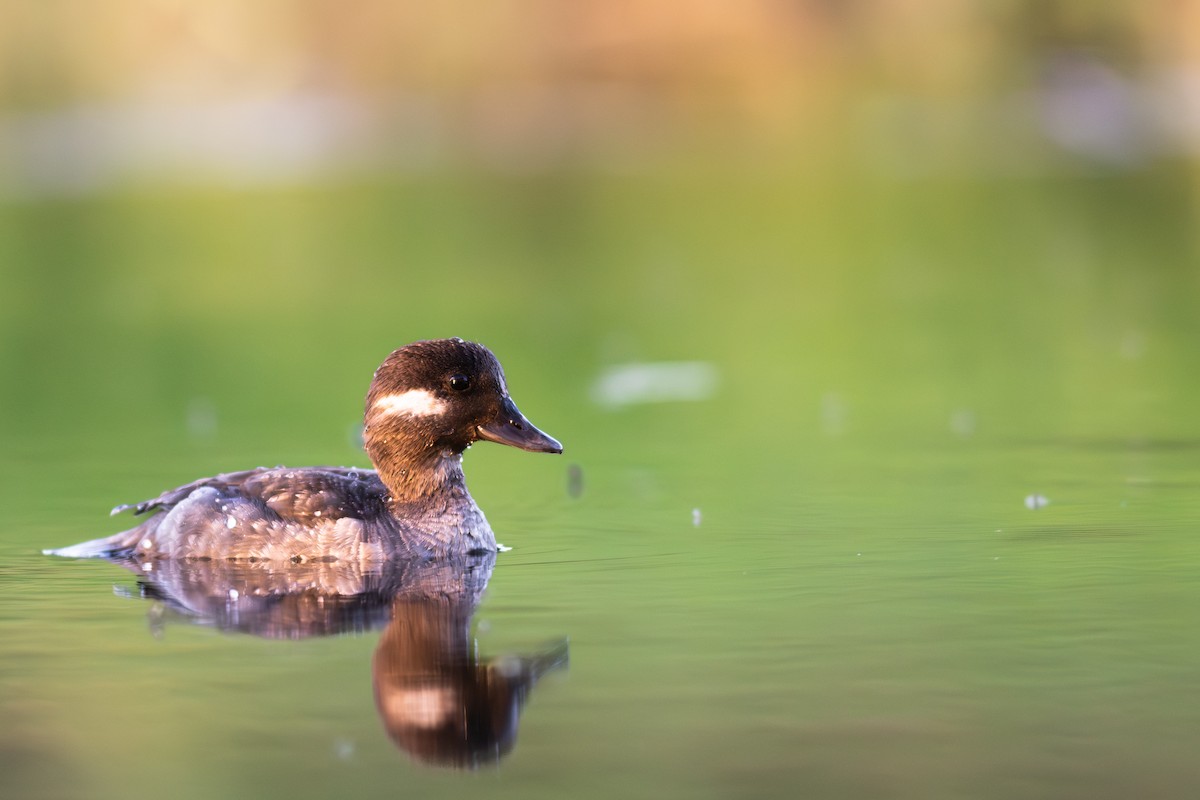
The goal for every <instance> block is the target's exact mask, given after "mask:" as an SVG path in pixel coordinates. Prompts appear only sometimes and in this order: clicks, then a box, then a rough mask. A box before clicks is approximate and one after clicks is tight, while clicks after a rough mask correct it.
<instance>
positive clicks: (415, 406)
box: [371, 389, 446, 417]
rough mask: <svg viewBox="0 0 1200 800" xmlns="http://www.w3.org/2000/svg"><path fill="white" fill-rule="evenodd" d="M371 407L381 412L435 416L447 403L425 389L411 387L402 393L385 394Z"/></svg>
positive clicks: (444, 408) (443, 409) (413, 415)
mask: <svg viewBox="0 0 1200 800" xmlns="http://www.w3.org/2000/svg"><path fill="white" fill-rule="evenodd" d="M371 408H372V409H374V410H375V411H378V412H380V413H381V414H388V415H391V414H405V415H407V416H410V417H434V416H437V415H438V414H441V413H442V412H443V411H445V410H446V404H445V402H443V401H441V400H438V399H437V398H436V397H434V396H433V394H432V393H430V392H427V391H425V390H424V389H409V390H408V391H407V392H401V393H400V394H385V395H384V396H383V397H381V398H379V399H378V400H376V401H375V404H374V405H372V406H371Z"/></svg>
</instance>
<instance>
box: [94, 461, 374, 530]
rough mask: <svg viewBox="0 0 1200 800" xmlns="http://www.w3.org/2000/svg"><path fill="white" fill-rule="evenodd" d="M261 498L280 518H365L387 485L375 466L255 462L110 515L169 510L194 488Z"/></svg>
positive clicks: (189, 494) (311, 519) (372, 509)
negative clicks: (267, 464) (266, 464)
mask: <svg viewBox="0 0 1200 800" xmlns="http://www.w3.org/2000/svg"><path fill="white" fill-rule="evenodd" d="M205 487H211V488H213V489H215V490H217V491H218V492H219V493H220V494H221V495H223V496H225V497H231V498H241V499H244V500H250V501H252V502H257V503H261V504H262V505H263V506H265V507H266V508H268V509H270V510H271V511H273V512H274V513H275V514H276V515H278V516H279V517H280V519H283V520H288V521H294V522H311V521H315V520H318V519H321V518H325V519H337V518H339V517H346V516H350V517H359V518H365V517H369V516H372V515H374V514H378V513H379V512H380V511H382V509H383V507H384V504H385V503H386V501H387V489H386V488H385V487H384V486H383V482H382V481H380V480H379V476H378V475H377V474H376V473H375V471H374V470H369V469H357V468H354V467H304V468H300V469H289V468H288V467H259V468H258V469H251V470H243V471H241V472H225V473H222V474H220V475H214V476H212V477H211V478H201V479H199V480H196V481H192V482H191V483H188V484H185V485H183V486H179V487H176V488H174V489H169V490H167V491H165V492H163V493H162V494H160V495H159V496H158V497H155V498H153V499H150V500H143V501H142V502H140V503H130V504H126V505H119V506H117V507H116V508H114V509H113V510H112V512H111V513H112V514H114V515H115V514H120V513H121V512H123V511H129V510H131V509H132V511H133V513H134V514H137V515H140V514H145V513H148V512H157V511H169V510H171V509H172V508H174V507H175V506H176V505H178V504H179V503H180V502H182V501H183V500H185V499H187V498H188V497H190V496H191V495H192V493H193V492H195V491H196V490H198V489H202V488H205Z"/></svg>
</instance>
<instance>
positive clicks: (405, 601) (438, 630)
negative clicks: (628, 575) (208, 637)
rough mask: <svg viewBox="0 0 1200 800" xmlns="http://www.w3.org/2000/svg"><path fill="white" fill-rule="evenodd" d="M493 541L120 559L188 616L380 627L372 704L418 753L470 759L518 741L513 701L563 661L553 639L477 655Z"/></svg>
mask: <svg viewBox="0 0 1200 800" xmlns="http://www.w3.org/2000/svg"><path fill="white" fill-rule="evenodd" d="M495 561H496V556H495V553H481V554H478V555H466V556H459V557H455V558H446V559H437V560H431V561H399V562H395V563H384V564H371V565H362V566H359V565H353V566H351V565H346V564H342V563H308V564H295V565H287V566H284V565H280V564H278V563H267V562H257V563H246V562H223V561H215V560H214V561H198V560H197V561H181V560H155V561H145V562H138V561H126V562H122V565H123V566H125V567H126V568H128V569H130V570H131V571H132V572H134V573H135V574H136V575H137V576H138V587H139V592H140V594H141V596H142V597H145V598H148V599H153V600H156V601H158V605H157V609H158V612H157V613H155V614H152V620H153V623H152V624H154V625H155V626H157V627H158V628H159V630H160V631H161V625H162V620H163V618H164V616H165V615H164V614H163V613H162V611H163V610H165V609H170V610H172V611H175V612H177V613H179V614H182V615H184V616H186V617H187V618H188V619H190V620H191V621H193V622H196V623H200V624H211V625H215V626H216V627H218V628H221V629H224V630H231V631H241V632H243V633H249V634H253V635H255V636H263V637H267V638H285V639H298V638H304V637H309V636H329V635H333V634H338V633H348V632H359V631H366V630H371V629H374V628H378V627H383V628H384V630H383V634H382V636H381V637H380V639H379V645H378V646H377V647H376V649H375V654H374V657H373V659H372V665H371V667H372V668H371V673H372V678H373V682H374V688H375V704H376V707H377V709H378V711H379V716H380V718H381V720H382V721H383V725H384V728H385V729H386V730H387V733H388V735H389V736H390V737H391V739H392V741H393V742H395V744H396V745H397V746H398V747H400V748H401V749H403V750H405V751H406V752H408V753H409V754H410V755H411V756H412V757H413V758H415V759H416V760H418V761H420V762H423V763H427V764H435V765H440V766H448V767H457V768H471V767H476V766H479V765H482V764H486V763H490V762H494V761H497V760H499V759H500V758H502V757H503V756H504V755H506V754H507V753H508V752H509V751H510V750H511V749H512V747H513V744H514V743H515V742H516V736H517V724H518V721H519V717H520V712H521V708H522V706H523V704H524V702H525V700H526V698H527V697H528V696H529V693H530V691H531V690H532V689H533V687H534V685H535V684H536V683H537V681H538V679H539V678H541V677H542V676H543V675H545V674H546V673H548V672H551V671H553V670H556V669H562V668H565V667H566V665H567V645H566V642H565V641H564V642H561V643H559V644H557V645H555V646H553V647H550V648H547V649H546V650H545V651H542V652H538V653H533V654H529V655H506V656H501V657H498V658H495V659H491V660H486V661H484V660H481V659H480V658H479V656H478V653H477V645H476V641H475V638H474V637H473V636H472V634H471V619H472V616H473V615H474V613H475V609H476V608H477V607H478V605H479V601H480V599H481V598H482V596H483V591H484V589H485V588H486V587H487V584H488V580H489V579H490V577H491V575H492V569H493V567H494V566H495Z"/></svg>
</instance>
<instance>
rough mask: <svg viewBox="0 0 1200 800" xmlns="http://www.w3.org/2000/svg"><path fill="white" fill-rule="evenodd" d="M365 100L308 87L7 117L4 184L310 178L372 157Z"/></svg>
mask: <svg viewBox="0 0 1200 800" xmlns="http://www.w3.org/2000/svg"><path fill="white" fill-rule="evenodd" d="M369 116H370V115H369V114H368V112H367V110H366V108H365V106H363V105H361V104H358V103H356V102H354V101H353V100H351V99H349V98H347V97H340V96H336V95H322V94H302V95H291V96H285V97H262V98H250V99H240V100H229V101H222V102H212V103H199V104H180V105H164V104H155V103H137V104H124V105H109V106H102V105H93V106H77V107H72V108H65V109H59V110H54V111H46V112H41V113H27V114H22V115H14V116H10V117H8V118H7V119H0V159H3V162H7V163H3V162H0V170H2V172H3V174H4V175H5V177H6V180H5V185H4V186H3V189H2V191H4V192H5V193H7V194H10V195H16V196H23V195H28V196H39V195H72V194H88V193H91V192H95V191H100V190H104V189H107V188H109V187H110V186H112V185H113V184H116V183H119V182H121V181H125V180H130V179H133V180H136V179H138V178H146V177H152V178H154V179H161V178H162V176H163V175H164V174H166V175H168V176H171V177H176V178H179V177H182V178H186V179H188V180H189V182H204V181H206V180H207V181H213V182H218V183H223V184H234V185H237V184H250V185H256V184H270V183H286V182H294V181H303V180H309V179H312V178H313V177H317V176H319V175H321V174H322V173H324V172H327V171H329V170H331V169H338V170H343V169H345V168H346V167H347V166H350V165H351V164H352V163H353V161H354V159H356V158H362V157H364V156H368V157H369V155H370V154H369V151H368V152H364V150H363V149H362V147H361V145H363V144H364V143H366V142H368V141H369V129H370V125H369V122H370V120H369Z"/></svg>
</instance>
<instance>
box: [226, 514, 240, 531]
mask: <svg viewBox="0 0 1200 800" xmlns="http://www.w3.org/2000/svg"><path fill="white" fill-rule="evenodd" d="M225 527H226V528H229V529H231V530H232V529H233V528H236V527H237V517H233V516H230V517H229V518H228V519H226V520H225Z"/></svg>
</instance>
